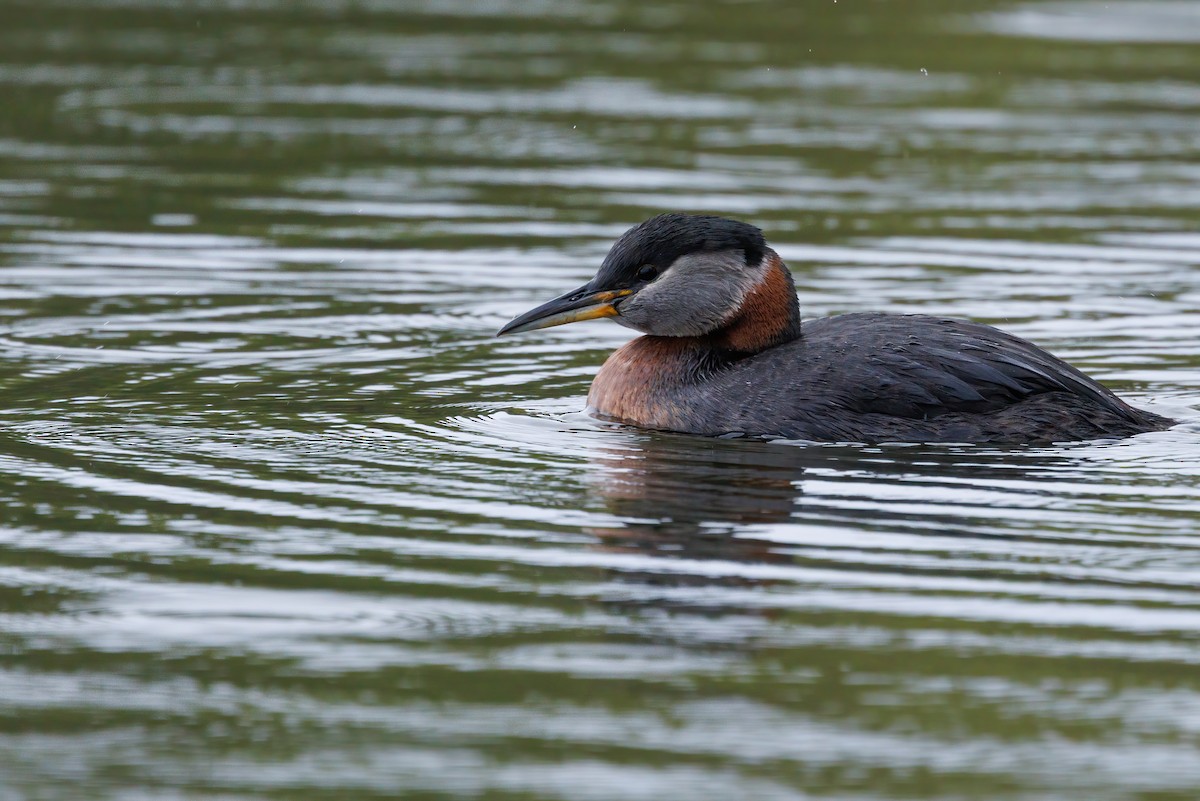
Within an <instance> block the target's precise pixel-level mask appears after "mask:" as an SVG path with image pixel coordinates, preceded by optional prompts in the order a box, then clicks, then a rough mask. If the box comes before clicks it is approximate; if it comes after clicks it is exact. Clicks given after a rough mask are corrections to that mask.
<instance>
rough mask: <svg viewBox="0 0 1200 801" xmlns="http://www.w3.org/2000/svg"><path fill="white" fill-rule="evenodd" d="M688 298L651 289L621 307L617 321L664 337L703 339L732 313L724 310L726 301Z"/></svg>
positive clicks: (698, 296)
mask: <svg viewBox="0 0 1200 801" xmlns="http://www.w3.org/2000/svg"><path fill="white" fill-rule="evenodd" d="M686 295H687V296H685V297H680V294H679V293H671V292H664V291H662V290H660V289H658V288H656V287H655V286H653V285H652V286H648V287H646V288H645V289H643V290H642V291H641V292H639V293H638V294H637V295H635V296H633V297H632V298H630V299H629V300H627V301H625V302H624V303H622V304H621V305H620V307H619V308H620V312H621V313H620V315H619V316H618V317H616V321H617V322H618V323H620V324H621V325H624V326H626V327H628V328H636V329H637V330H638V331H643V332H645V333H647V334H654V335H655V336H664V337H689V336H700V335H701V334H705V333H707V332H709V331H712V330H713V329H715V328H719V327H720V325H721V323H722V322H724V319H725V317H726V316H727V315H728V312H729V310H728V309H727V308H725V302H727V299H722V298H714V297H711V296H710V297H704V295H703V294H701V293H691V292H689V293H686ZM689 296H690V297H689Z"/></svg>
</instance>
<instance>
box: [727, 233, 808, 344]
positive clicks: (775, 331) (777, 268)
mask: <svg viewBox="0 0 1200 801" xmlns="http://www.w3.org/2000/svg"><path fill="white" fill-rule="evenodd" d="M762 272H763V276H762V279H761V280H760V281H759V282H758V284H756V285H755V286H754V288H752V289H751V290H750V291H749V292H748V293H746V297H745V299H744V300H743V301H742V305H741V307H740V308H739V309H738V312H737V313H736V314H735V315H734V316H733V317H732V318H731V319H730V320H729V322H727V323H726V324H725V325H724V326H722V327H721V328H719V329H717V330H716V331H714V332H713V333H711V334H709V335H708V337H706V339H708V341H709V344H710V346H711V347H712V348H714V349H716V350H720V351H725V352H728V353H734V354H752V353H759V352H761V351H764V350H766V349H767V348H773V347H775V346H776V345H781V344H783V343H784V342H789V341H791V340H793V339H796V338H798V337H799V336H800V302H799V301H798V300H797V299H796V284H795V282H794V281H793V280H792V273H791V271H790V270H789V269H788V268H787V265H786V264H784V263H783V260H782V259H781V258H779V254H778V253H776V252H775V251H773V250H771V249H770V248H768V249H767V250H766V251H765V252H764V253H763V260H762Z"/></svg>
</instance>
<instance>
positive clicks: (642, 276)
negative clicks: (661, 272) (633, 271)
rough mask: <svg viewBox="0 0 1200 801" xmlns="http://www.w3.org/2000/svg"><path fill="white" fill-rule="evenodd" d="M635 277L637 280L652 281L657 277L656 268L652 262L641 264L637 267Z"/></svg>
mask: <svg viewBox="0 0 1200 801" xmlns="http://www.w3.org/2000/svg"><path fill="white" fill-rule="evenodd" d="M637 277H638V280H639V281H653V280H654V279H655V278H658V268H657V267H655V266H654V265H653V264H643V265H642V266H641V267H639V268H638V271H637Z"/></svg>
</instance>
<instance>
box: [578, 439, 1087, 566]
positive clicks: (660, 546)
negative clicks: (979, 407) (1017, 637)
mask: <svg viewBox="0 0 1200 801" xmlns="http://www.w3.org/2000/svg"><path fill="white" fill-rule="evenodd" d="M593 458H594V461H595V465H594V466H595V468H596V469H594V470H592V471H590V472H591V474H592V475H593V476H594V480H593V483H592V485H591V486H592V491H593V492H594V493H595V494H596V495H598V496H599V498H600V499H601V500H602V502H603V505H604V506H605V508H606V509H607V510H608V511H609V512H610V513H612V514H613V515H615V516H616V517H619V518H620V519H621V525H619V526H610V527H592V528H589V529H588V531H589V533H591V534H592V535H594V536H596V537H598V538H600V540H601V542H602V543H603V545H604V547H605V548H607V549H610V550H615V551H622V552H644V553H656V554H659V555H662V556H676V557H685V558H695V559H724V560H732V561H742V562H774V563H786V562H792V561H793V560H794V556H793V555H792V554H791V553H789V552H788V551H789V549H788V548H787V547H786V546H783V545H781V543H780V542H779V541H778V539H775V538H769V535H767V534H766V531H767V528H768V527H770V526H771V525H772V524H778V523H783V522H786V521H788V520H789V519H792V518H793V517H799V518H812V517H813V516H814V515H816V516H817V517H819V518H821V519H822V520H823V521H824V522H825V523H834V524H835V525H836V524H838V523H847V524H849V525H852V526H853V527H854V528H855V530H857V531H862V530H868V531H869V530H872V529H880V530H890V529H894V528H895V527H896V526H897V523H901V524H902V526H903V528H904V530H906V531H908V532H910V533H911V532H918V531H920V529H921V526H920V520H919V518H920V517H921V513H914V512H913V507H914V505H919V504H921V503H922V501H924V502H925V504H926V507H925V508H926V510H927V511H926V512H925V514H926V515H927V517H928V520H929V522H930V528H931V531H932V532H933V533H936V534H937V535H938V536H941V537H946V536H951V537H952V536H963V537H976V536H979V532H978V531H977V530H975V529H974V528H973V527H972V526H971V524H970V519H969V518H970V515H971V502H970V498H969V497H965V496H963V495H962V494H961V493H959V494H957V495H956V496H955V500H954V501H952V502H950V503H947V502H946V499H945V498H941V497H939V496H938V494H937V492H936V490H937V488H938V487H944V486H953V487H963V486H964V479H969V482H970V483H969V484H967V485H966V486H987V485H988V484H990V483H992V482H995V481H997V480H1000V479H1003V480H1012V479H1017V478H1020V477H1022V476H1025V477H1028V476H1030V475H1035V474H1041V473H1042V472H1043V471H1045V470H1047V469H1048V468H1052V467H1053V466H1054V465H1056V464H1058V465H1061V464H1063V463H1064V461H1065V460H1064V459H1063V458H1062V456H1060V455H1055V454H1053V453H1050V452H1047V451H1040V452H1039V451H1024V452H1020V451H1007V452H991V453H990V454H989V453H987V452H982V451H979V450H970V449H968V450H966V451H962V452H956V451H955V450H953V449H948V448H946V447H932V448H926V447H915V448H904V447H901V448H897V449H889V448H888V447H887V446H882V447H881V448H876V447H864V446H853V445H847V446H832V445H810V446H801V445H795V444H784V443H769V442H759V441H748V440H739V441H729V440H713V439H704V438H700V437H685V436H677V435H671V434H663V435H648V436H645V437H642V438H639V439H638V440H636V441H632V442H631V441H628V440H626V441H624V442H622V443H619V444H615V445H613V446H612V447H611V448H609V449H607V450H600V451H599V452H597V453H594V454H593ZM914 475H917V476H920V477H921V478H920V480H917V481H914V480H912V479H913V476H914ZM806 476H807V477H808V479H810V480H811V479H812V478H813V477H814V476H816V477H820V478H821V479H822V480H823V481H833V482H840V483H842V485H843V486H844V487H846V488H847V489H849V488H853V490H854V491H866V492H868V493H871V490H872V488H874V487H881V488H882V487H889V488H891V489H890V490H889V491H888V492H887V493H880V495H879V496H878V497H874V493H871V496H868V497H863V498H861V499H860V500H862V501H866V502H865V503H846V504H832V505H831V504H830V503H829V502H828V500H829V499H828V498H825V499H824V502H822V500H821V499H814V500H813V504H815V508H811V509H805V508H804V484H805V479H806ZM898 483H901V484H903V486H904V493H903V494H904V497H903V499H902V500H903V502H902V503H900V502H898V501H897V493H896V492H895V491H894V488H895V486H896V485H897V484H898ZM851 494H852V493H851ZM918 508H919V507H918ZM955 521H961V525H960V524H959V523H956V522H955ZM756 533H757V534H759V536H756ZM989 536H996V534H995V533H992V534H989ZM1014 536H1016V534H1015V533H1014Z"/></svg>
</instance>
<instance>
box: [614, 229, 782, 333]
mask: <svg viewBox="0 0 1200 801" xmlns="http://www.w3.org/2000/svg"><path fill="white" fill-rule="evenodd" d="M743 258H744V257H743V255H742V252H741V251H740V250H726V251H718V252H708V253H694V254H689V255H687V256H681V257H680V258H679V259H677V260H676V261H675V263H674V264H672V265H671V266H670V267H669V268H668V269H667V270H666V272H664V273H663V274H662V276H660V277H659V279H658V280H657V281H655V282H654V283H652V284H650V285H649V286H647V287H646V288H645V289H643V290H642V291H641V292H638V293H637V294H636V295H634V296H633V297H631V298H629V299H628V300H625V301H623V302H622V303H621V305H620V306H618V309H619V311H620V316H618V317H617V318H616V320H617V322H619V323H621V325H624V326H627V327H629V328H636V329H637V330H638V331H644V332H645V333H647V334H654V335H656V336H665V337H694V336H700V335H702V334H707V333H709V332H710V331H715V330H716V329H718V328H720V327H721V326H722V325H724V324H725V323H726V322H728V321H729V319H730V318H731V317H732V316H733V315H734V314H736V313H737V310H738V309H739V308H741V305H742V301H743V300H745V297H746V293H747V292H749V291H750V289H751V288H752V287H753V286H754V285H755V284H757V283H758V282H759V281H761V280H762V277H763V275H764V268H763V267H762V266H761V265H760V266H759V267H758V268H757V269H747V268H746V265H745V264H744V263H743Z"/></svg>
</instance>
